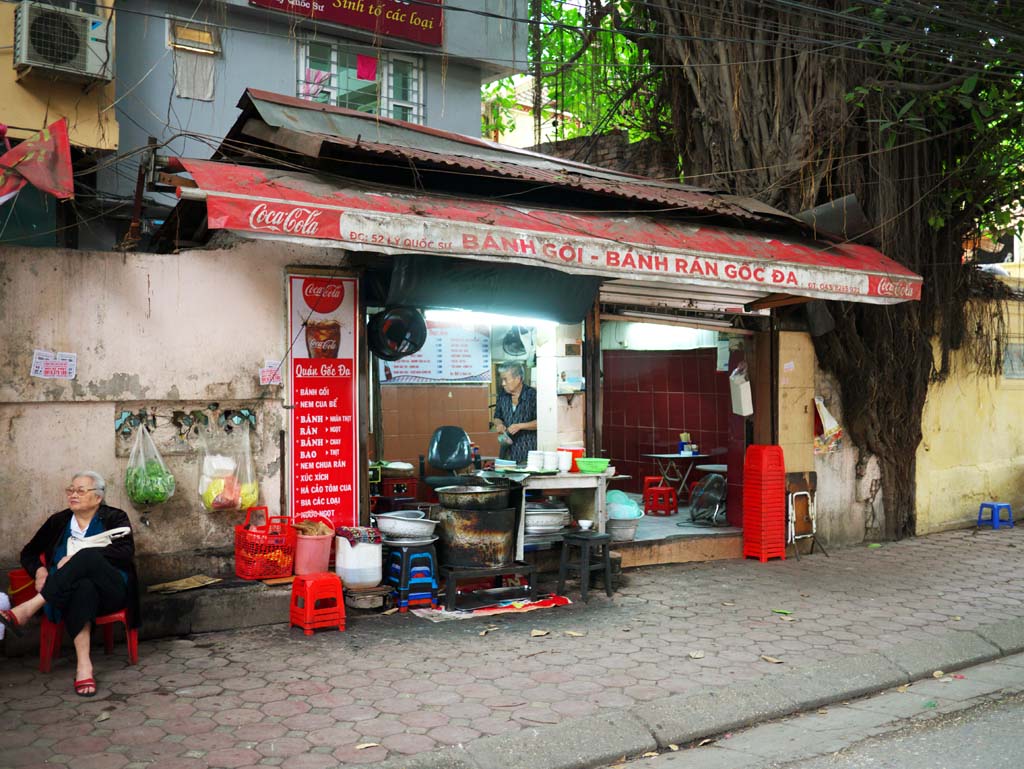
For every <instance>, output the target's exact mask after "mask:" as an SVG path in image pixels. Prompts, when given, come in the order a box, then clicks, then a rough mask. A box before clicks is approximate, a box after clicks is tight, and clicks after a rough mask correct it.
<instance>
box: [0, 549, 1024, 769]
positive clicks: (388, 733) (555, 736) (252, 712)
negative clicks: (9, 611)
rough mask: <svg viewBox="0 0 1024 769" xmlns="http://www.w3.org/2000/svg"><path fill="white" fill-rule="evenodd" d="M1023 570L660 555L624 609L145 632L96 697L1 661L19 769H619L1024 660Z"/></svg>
mask: <svg viewBox="0 0 1024 769" xmlns="http://www.w3.org/2000/svg"><path fill="white" fill-rule="evenodd" d="M1022 566H1024V532H1022V531H1020V530H1019V529H1011V530H1006V529H1001V530H999V531H995V532H993V531H989V530H983V531H980V532H978V533H977V534H975V533H974V532H973V531H964V532H950V533H945V534H938V535H933V536H930V537H925V538H921V539H916V540H909V541H905V542H900V543H895V544H886V545H885V546H883V547H880V548H877V549H870V548H866V547H858V548H851V549H847V550H838V551H832V557H831V558H826V557H824V556H823V555H820V554H819V555H815V556H813V557H804V558H802V559H801V560H800V561H796V560H792V559H790V560H787V561H785V562H780V561H772V562H769V563H767V564H760V563H757V562H756V561H752V560H747V561H718V562H711V563H705V564H683V565H678V566H661V567H649V568H644V569H636V570H631V571H627V572H626V574H625V575H624V581H623V584H622V585H621V587H620V589H619V591H618V592H617V593H616V595H615V597H614V598H612V599H608V598H606V597H605V596H604V594H603V591H592V592H591V596H592V597H591V600H590V602H589V604H582V603H578V604H575V605H573V606H571V607H567V608H562V609H553V610H545V611H540V612H535V613H530V614H522V615H504V616H498V617H492V618H488V619H486V620H466V621H460V622H447V623H439V624H433V623H430V622H427V621H426V620H422V619H419V618H417V617H414V616H412V615H404V616H403V615H392V616H388V617H385V616H379V615H375V616H368V617H353V618H350V621H349V629H348V631H346V632H345V633H331V632H321V633H319V634H317V635H316V636H315V637H312V638H307V637H305V636H303V635H302V634H301V632H300V631H298V630H289V629H288V628H286V627H285V626H283V625H281V626H273V627H267V628H259V629H253V630H245V631H234V632H225V633H211V634H207V635H200V636H194V637H192V638H189V639H168V640H163V641H155V642H144V643H143V644H141V650H140V654H141V660H140V664H139V665H138V666H135V667H128V666H127V665H125V660H124V656H123V647H120V646H119V647H118V648H117V649H116V650H115V654H114V655H113V656H111V657H104V656H102V654H100V655H99V656H98V657H97V663H98V664H97V669H96V677H97V679H98V682H99V690H100V695H99V696H97V697H96V698H95V699H93V700H83V699H80V698H77V697H76V696H75V695H74V694H73V693H72V690H71V682H72V678H73V673H74V669H73V667H72V666H71V664H70V662H69V661H68V660H67V659H64V660H62V661H60V662H59V663H58V664H57V665H55V668H54V672H53V673H51V674H48V675H43V674H40V673H38V672H37V671H36V669H35V660H34V659H31V658H23V659H16V660H0V723H2V724H3V727H4V728H3V732H4V737H3V745H2V747H0V764H2V765H3V766H4V767H12V768H13V767H23V766H29V767H37V766H39V767H41V766H44V765H45V766H48V767H52V766H54V765H58V766H60V765H68V766H73V767H74V768H75V769H99V768H100V767H112V768H114V769H117V768H120V767H129V768H130V769H135V768H136V767H138V768H139V769H141V768H142V767H152V768H153V769H159V768H162V767H173V769H201V768H203V767H247V766H283V767H286V768H287V769H316V768H318V767H334V766H338V765H353V764H375V763H379V762H384V765H385V766H387V767H409V768H410V769H412V768H413V767H442V766H444V767H472V768H473V769H491V768H492V767H493V768H494V769H498V768H499V767H500V768H501V769H514V768H515V767H520V766H522V767H533V769H544V768H545V767H580V766H595V765H599V764H600V763H602V762H603V763H611V762H613V761H614V760H615V759H616V758H617V757H618V756H622V755H639V754H640V753H642V752H644V751H645V750H650V749H653V748H654V747H655V746H656V744H661V745H665V744H668V743H678V744H684V743H685V742H686V741H688V740H690V739H694V738H696V737H698V736H703V735H706V734H713V733H716V730H717V731H724V730H726V729H731V728H735V727H737V726H742V725H747V724H749V723H752V722H756V721H758V720H763V719H764V718H772V717H777V716H780V715H784V714H786V713H790V712H794V711H797V710H800V709H803V708H806V707H817V705H818V704H820V703H826V702H832V701H834V700H836V699H841V698H849V697H852V696H859V695H862V694H867V693H870V692H874V691H878V690H881V689H885V688H888V687H890V686H893V685H896V684H898V683H901V682H905V681H907V680H911V679H914V678H920V677H924V676H930V675H931V672H932V671H933V670H934V669H935V668H937V667H944V668H945V669H947V670H949V669H955V668H957V667H963V666H965V665H970V664H976V663H978V662H982V661H985V660H989V659H994V658H996V657H999V656H1002V655H1003V654H1007V653H1012V652H1019V651H1022V650H1024V568H1022ZM575 595H577V593H576V590H575V588H574V587H573V588H571V590H570V597H573V596H575ZM773 609H779V610H784V611H787V612H790V614H777V613H774V612H773ZM488 627H494V628H497V629H496V630H493V631H492V632H489V633H487V634H486V635H481V631H482V630H483V629H484V628H488ZM533 629H541V630H546V631H548V634H547V635H544V636H540V637H531V630H533ZM570 632H571V633H573V634H572V635H570ZM576 634H582V635H576ZM762 655H765V656H768V657H771V658H775V659H778V660H781V661H782V662H781V664H776V663H773V662H770V661H766V660H765V659H764V658H763V657H762ZM371 743H372V744H371ZM367 744H371V745H370V746H369V747H366V746H367Z"/></svg>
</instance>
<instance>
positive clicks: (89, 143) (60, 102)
mask: <svg viewBox="0 0 1024 769" xmlns="http://www.w3.org/2000/svg"><path fill="white" fill-rule="evenodd" d="M16 7H17V4H16V3H0V51H2V52H3V55H2V56H0V106H2V107H3V111H2V114H0V117H2V119H3V122H4V123H6V124H7V125H8V126H9V127H10V131H9V135H10V137H11V138H12V139H24V138H26V137H28V136H31V135H32V134H34V133H35V132H36V131H38V130H40V129H41V128H45V127H46V126H47V125H49V124H50V123H53V122H54V121H56V120H58V119H59V118H62V117H66V118H67V119H68V136H69V138H70V140H71V144H72V145H73V146H78V147H87V148H91V149H104V150H113V149H117V140H118V126H117V120H116V118H115V115H114V110H113V109H112V108H111V109H106V111H104V110H105V108H107V107H110V105H111V104H112V103H113V101H114V98H115V96H114V82H113V81H111V82H110V83H96V84H93V85H91V86H90V85H89V84H86V83H78V82H74V81H70V80H60V79H54V78H51V77H50V76H47V75H41V74H29V75H27V76H25V77H23V78H22V79H20V80H19V79H18V72H17V71H16V70H15V69H14V67H13V66H12V61H13V58H12V56H13V54H12V51H13V46H14V11H15V8H16ZM110 34H111V36H112V37H113V28H111V32H110Z"/></svg>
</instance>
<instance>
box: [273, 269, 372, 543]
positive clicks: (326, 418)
mask: <svg viewBox="0 0 1024 769" xmlns="http://www.w3.org/2000/svg"><path fill="white" fill-rule="evenodd" d="M288 300H289V301H288V304H289V307H288V319H289V324H288V325H289V330H288V331H289V334H288V338H289V340H290V341H291V345H292V346H291V357H290V369H289V370H290V373H291V376H290V377H289V387H290V390H291V404H292V409H291V440H290V441H289V446H290V462H289V467H290V491H291V493H290V494H289V499H290V500H291V517H292V519H293V520H303V519H307V518H326V519H327V520H330V521H332V522H333V523H334V525H335V526H356V525H358V523H359V434H358V429H359V418H358V414H357V407H358V386H357V372H358V370H359V368H358V360H357V350H358V345H357V344H356V334H357V330H358V328H359V322H358V320H359V319H358V308H359V282H358V281H357V280H356V279H355V278H334V277H323V276H318V275H289V276H288Z"/></svg>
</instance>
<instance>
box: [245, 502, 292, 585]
mask: <svg viewBox="0 0 1024 769" xmlns="http://www.w3.org/2000/svg"><path fill="white" fill-rule="evenodd" d="M253 510H262V511H263V516H264V520H266V524H265V525H263V526H257V527H255V528H252V529H250V528H248V526H249V518H250V516H251V515H252V512H253ZM296 544H298V532H296V531H295V529H293V528H292V525H291V521H290V520H289V519H288V518H287V517H273V518H272V517H270V514H269V512H268V511H267V508H266V507H250V508H249V509H248V510H247V511H246V513H245V523H243V524H242V525H241V526H236V527H235V574H236V575H237V576H238V577H240V578H241V579H273V578H274V577H288V576H290V575H291V573H292V567H293V566H294V564H295V546H296Z"/></svg>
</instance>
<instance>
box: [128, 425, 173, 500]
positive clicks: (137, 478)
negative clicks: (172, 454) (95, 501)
mask: <svg viewBox="0 0 1024 769" xmlns="http://www.w3.org/2000/svg"><path fill="white" fill-rule="evenodd" d="M124 489H125V491H126V492H127V494H128V499H130V500H131V501H132V502H134V503H135V504H136V505H158V504H160V503H161V502H166V501H167V500H168V499H170V498H171V497H172V496H173V495H174V475H173V474H172V473H171V471H170V470H168V469H167V465H166V464H165V463H164V459H163V457H161V456H160V452H159V451H157V450H156V444H155V443H153V437H152V436H151V435H150V434H149V428H148V427H146V426H145V425H139V429H138V430H136V432H135V442H134V443H133V444H132V451H131V454H130V455H129V456H128V470H127V472H126V473H125V476H124Z"/></svg>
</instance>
